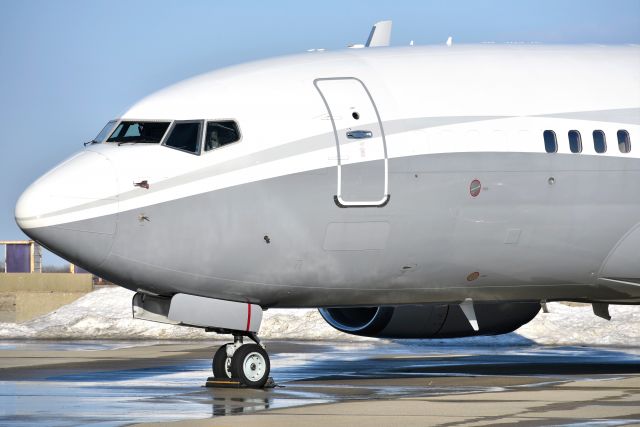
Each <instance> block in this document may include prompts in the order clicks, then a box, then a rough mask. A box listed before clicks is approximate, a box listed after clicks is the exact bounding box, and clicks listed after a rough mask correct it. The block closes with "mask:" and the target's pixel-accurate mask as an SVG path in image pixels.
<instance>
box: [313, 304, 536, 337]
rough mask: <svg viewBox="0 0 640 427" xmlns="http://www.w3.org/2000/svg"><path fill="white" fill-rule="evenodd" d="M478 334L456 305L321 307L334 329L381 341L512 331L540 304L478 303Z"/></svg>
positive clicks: (321, 311)
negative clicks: (383, 339) (376, 338)
mask: <svg viewBox="0 0 640 427" xmlns="http://www.w3.org/2000/svg"><path fill="white" fill-rule="evenodd" d="M474 311H475V315H476V319H477V321H478V331H474V330H473V328H472V326H471V324H470V323H469V320H468V319H467V317H466V316H465V314H464V312H463V311H462V309H461V307H460V306H459V305H457V304H423V305H401V306H381V307H347V308H321V309H320V314H321V315H322V317H323V318H324V320H326V321H327V323H329V324H330V325H331V326H333V327H334V328H336V329H337V330H339V331H342V332H346V333H348V334H353V335H361V336H367V337H378V338H459V337H468V336H474V335H500V334H506V333H508V332H513V331H515V330H516V329H518V328H519V327H520V326H522V325H524V324H525V323H528V322H529V321H531V320H532V319H533V318H534V317H535V316H536V314H538V311H540V304H539V303H537V302H522V303H520V302H506V303H475V304H474Z"/></svg>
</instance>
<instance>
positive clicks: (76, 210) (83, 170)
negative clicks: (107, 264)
mask: <svg viewBox="0 0 640 427" xmlns="http://www.w3.org/2000/svg"><path fill="white" fill-rule="evenodd" d="M117 194H118V181H117V174H116V171H115V168H114V166H113V164H112V163H111V161H110V160H109V159H108V158H107V157H106V156H105V155H103V154H101V153H98V152H94V151H89V150H86V151H83V152H81V153H79V154H77V155H75V156H73V157H71V158H70V159H68V160H66V161H65V162H63V163H61V164H60V165H58V166H56V167H55V168H53V169H52V170H51V171H49V172H48V173H46V174H45V175H43V176H42V177H40V178H39V179H38V180H37V181H36V182H34V183H33V184H31V185H30V186H29V187H28V188H27V189H26V190H25V192H24V193H23V194H22V195H21V196H20V198H19V199H18V203H17V204H16V209H15V217H16V222H17V223H18V226H19V227H20V228H21V229H22V231H24V232H25V233H26V234H27V235H28V236H29V237H31V238H32V239H33V240H35V241H37V242H39V243H41V244H42V245H43V246H45V247H46V248H48V249H50V250H51V251H53V252H55V253H57V254H58V255H60V256H62V257H63V258H65V259H67V260H69V261H71V262H73V263H75V264H79V265H81V266H83V267H85V268H86V267H89V268H90V267H91V266H93V265H99V264H100V263H102V261H104V259H105V258H106V257H107V255H108V254H109V251H110V250H111V244H112V242H113V237H114V235H115V232H116V215H117V208H118V199H117Z"/></svg>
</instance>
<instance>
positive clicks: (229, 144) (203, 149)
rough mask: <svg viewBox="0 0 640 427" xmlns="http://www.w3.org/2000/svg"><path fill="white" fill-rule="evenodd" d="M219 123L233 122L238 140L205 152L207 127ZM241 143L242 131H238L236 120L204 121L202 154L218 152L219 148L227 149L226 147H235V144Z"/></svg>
mask: <svg viewBox="0 0 640 427" xmlns="http://www.w3.org/2000/svg"><path fill="white" fill-rule="evenodd" d="M220 122H233V124H234V125H235V127H236V132H237V134H238V139H237V140H235V141H233V142H229V143H227V144H224V145H219V146H217V147H215V148H212V149H210V150H207V149H206V146H207V141H206V139H207V127H208V126H209V123H220ZM241 141H242V131H241V130H240V126H239V125H238V121H237V120H234V119H207V120H205V121H204V128H203V137H202V153H203V154H205V153H211V152H214V151H217V150H219V149H221V148H225V147H228V146H231V145H235V144H237V143H239V142H241Z"/></svg>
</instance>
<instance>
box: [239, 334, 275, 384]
mask: <svg viewBox="0 0 640 427" xmlns="http://www.w3.org/2000/svg"><path fill="white" fill-rule="evenodd" d="M270 370H271V363H270V362H269V355H268V354H267V352H266V351H265V350H264V349H263V348H262V347H261V346H259V345H257V344H245V345H243V346H242V347H240V348H239V349H238V350H236V352H235V353H234V355H233V358H232V359H231V372H232V374H233V375H234V376H235V377H237V378H238V379H239V380H240V382H241V383H242V384H244V385H246V386H247V387H251V388H262V387H264V385H265V384H266V382H267V380H268V379H269V372H270Z"/></svg>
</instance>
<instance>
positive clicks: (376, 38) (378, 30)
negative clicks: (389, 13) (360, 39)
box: [364, 21, 391, 47]
mask: <svg viewBox="0 0 640 427" xmlns="http://www.w3.org/2000/svg"><path fill="white" fill-rule="evenodd" d="M390 42H391V21H380V22H376V23H375V24H373V27H372V28H371V32H370V33H369V38H368V39H367V42H366V43H365V44H364V46H365V47H381V46H389V43H390Z"/></svg>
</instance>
